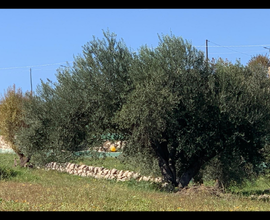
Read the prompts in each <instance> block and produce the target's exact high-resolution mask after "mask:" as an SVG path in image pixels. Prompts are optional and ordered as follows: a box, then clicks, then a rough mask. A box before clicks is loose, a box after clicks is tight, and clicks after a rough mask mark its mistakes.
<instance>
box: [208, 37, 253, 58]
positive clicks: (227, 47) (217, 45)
mask: <svg viewBox="0 0 270 220" xmlns="http://www.w3.org/2000/svg"><path fill="white" fill-rule="evenodd" d="M208 42H210V43H212V44H215V45H216V47H223V48H226V49H228V50H231V51H234V52H237V53H241V54H244V55H247V56H249V57H251V55H250V54H247V53H243V52H240V51H237V50H234V49H231V48H229V46H222V45H220V44H217V43H215V42H213V41H210V40H208ZM246 46H247V45H246ZM250 46H251V45H250Z"/></svg>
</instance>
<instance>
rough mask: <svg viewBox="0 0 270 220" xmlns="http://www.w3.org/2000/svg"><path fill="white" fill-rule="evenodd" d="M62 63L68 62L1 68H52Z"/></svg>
mask: <svg viewBox="0 0 270 220" xmlns="http://www.w3.org/2000/svg"><path fill="white" fill-rule="evenodd" d="M67 62H72V61H67ZM62 63H66V62H60V63H49V64H40V65H31V66H15V67H2V68H0V70H9V69H23V68H33V67H41V66H52V65H60V64H62Z"/></svg>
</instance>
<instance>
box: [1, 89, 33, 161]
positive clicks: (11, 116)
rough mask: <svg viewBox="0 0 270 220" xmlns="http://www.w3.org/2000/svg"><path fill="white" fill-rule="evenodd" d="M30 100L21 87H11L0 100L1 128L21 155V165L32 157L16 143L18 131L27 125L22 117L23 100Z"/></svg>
mask: <svg viewBox="0 0 270 220" xmlns="http://www.w3.org/2000/svg"><path fill="white" fill-rule="evenodd" d="M26 101H29V99H28V98H27V96H26V95H24V94H23V93H22V91H21V89H20V88H19V89H17V91H16V88H15V85H13V87H9V88H8V89H7V92H6V93H4V97H2V98H1V101H0V130H1V134H2V135H3V138H4V140H5V141H7V142H8V143H9V144H10V146H11V148H12V149H13V150H14V151H15V153H16V154H18V156H19V157H20V161H21V162H20V165H21V166H24V165H25V163H27V162H28V161H29V160H30V158H29V157H25V155H24V154H23V153H22V152H21V151H20V149H19V147H18V145H16V143H15V138H16V132H17V131H18V130H19V129H20V128H22V127H25V126H26V125H25V122H24V120H23V119H22V116H23V113H24V112H23V102H26Z"/></svg>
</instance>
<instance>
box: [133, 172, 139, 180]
mask: <svg viewBox="0 0 270 220" xmlns="http://www.w3.org/2000/svg"><path fill="white" fill-rule="evenodd" d="M140 176H141V175H140V174H139V173H133V175H132V178H133V179H138V178H139V177H140Z"/></svg>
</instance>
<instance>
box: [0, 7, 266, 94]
mask: <svg viewBox="0 0 270 220" xmlns="http://www.w3.org/2000/svg"><path fill="white" fill-rule="evenodd" d="M269 16H270V10H269V9H0V24H1V34H0V74H1V77H0V94H1V95H2V94H3V93H4V90H6V89H7V88H8V86H12V85H13V84H15V85H16V87H20V88H22V90H23V91H24V92H25V91H26V90H30V77H29V69H30V67H31V68H32V77H33V90H34V91H35V90H36V86H37V85H38V84H40V79H43V80H45V81H46V79H47V78H49V79H50V80H52V81H56V77H55V73H56V69H57V68H59V67H60V65H65V62H67V61H68V62H69V63H71V62H72V61H73V56H76V55H78V54H81V52H82V46H83V45H84V44H85V43H87V42H88V41H91V40H92V36H93V35H94V36H96V37H98V38H102V37H103V35H102V29H103V30H107V29H109V31H110V32H114V33H116V34H117V37H118V38H119V39H120V38H123V40H124V42H125V43H126V45H127V46H128V47H129V48H131V49H132V50H134V51H135V50H137V49H138V48H139V47H140V46H142V45H145V44H146V45H148V46H149V47H156V46H157V44H158V34H170V33H171V32H172V33H173V34H174V35H176V36H181V37H183V38H184V39H187V40H189V41H190V42H191V43H192V44H193V45H194V46H198V47H197V48H198V49H200V50H202V51H205V40H206V39H208V40H209V44H208V45H209V58H210V59H211V58H212V57H214V58H218V57H221V58H223V59H225V58H227V59H228V60H229V61H231V62H233V63H234V62H235V61H236V59H240V61H241V63H242V64H244V65H245V64H246V63H247V62H248V60H249V59H250V58H251V56H254V55H256V54H266V53H267V55H269V50H266V49H264V48H263V46H266V47H269V48H270V38H269V36H270V29H269ZM258 45H259V46H258ZM216 46H219V47H216ZM220 46H230V47H220Z"/></svg>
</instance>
